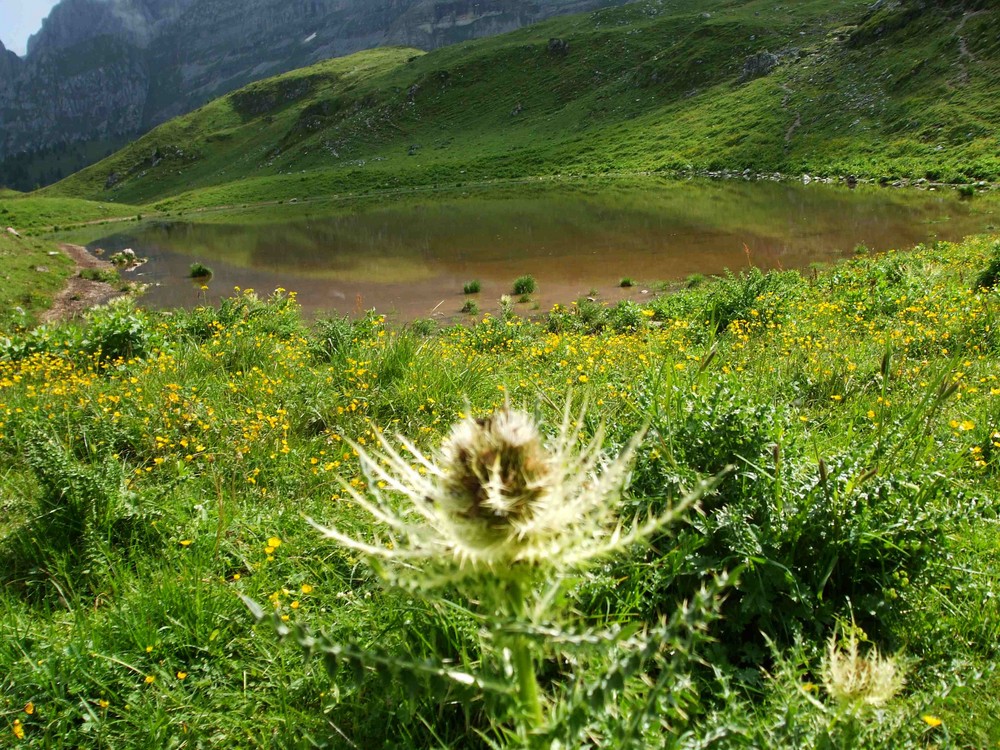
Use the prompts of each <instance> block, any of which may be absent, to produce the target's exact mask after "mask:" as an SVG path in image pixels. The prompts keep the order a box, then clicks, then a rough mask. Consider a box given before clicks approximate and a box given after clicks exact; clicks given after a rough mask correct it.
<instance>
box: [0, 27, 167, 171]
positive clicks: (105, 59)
mask: <svg viewBox="0 0 1000 750" xmlns="http://www.w3.org/2000/svg"><path fill="white" fill-rule="evenodd" d="M73 51H74V52H75V54H74V55H73V56H65V55H59V54H48V53H46V54H43V55H38V56H36V57H35V58H33V59H31V60H29V61H27V62H23V63H22V64H21V65H20V66H18V69H17V70H15V73H14V75H13V76H12V77H11V79H10V80H9V82H8V84H7V86H6V87H0V156H2V155H7V154H15V153H18V152H21V151H30V150H33V149H37V148H39V147H44V146H49V145H52V144H57V143H64V142H70V143H72V142H74V141H80V140H90V139H97V138H106V137H109V136H118V135H126V134H130V133H135V132H137V131H138V130H139V129H140V128H141V127H142V126H143V111H144V107H145V100H146V93H147V90H148V88H149V75H148V71H147V66H146V62H145V55H144V54H143V52H142V50H141V49H139V48H138V47H136V46H134V45H132V44H129V43H128V42H126V41H122V40H120V39H117V38H115V37H111V36H99V37H95V38H92V39H89V40H87V41H84V42H81V43H80V44H77V45H76V46H74V47H73Z"/></svg>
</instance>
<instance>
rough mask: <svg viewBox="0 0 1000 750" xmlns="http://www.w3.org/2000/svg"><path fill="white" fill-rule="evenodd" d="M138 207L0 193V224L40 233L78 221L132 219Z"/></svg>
mask: <svg viewBox="0 0 1000 750" xmlns="http://www.w3.org/2000/svg"><path fill="white" fill-rule="evenodd" d="M141 211H142V209H140V208H138V207H136V206H128V205H122V204H119V203H102V202H97V201H89V200H80V199H77V198H61V197H57V198H51V197H40V196H36V195H33V194H32V195H22V194H16V195H0V224H2V225H3V227H8V226H12V227H14V228H15V229H17V230H18V231H19V232H26V233H29V234H44V233H50V232H53V231H58V230H59V229H65V228H68V227H71V226H74V225H81V224H101V223H104V222H113V221H120V220H123V219H128V220H133V219H135V218H136V217H137V216H139V215H140V213H141Z"/></svg>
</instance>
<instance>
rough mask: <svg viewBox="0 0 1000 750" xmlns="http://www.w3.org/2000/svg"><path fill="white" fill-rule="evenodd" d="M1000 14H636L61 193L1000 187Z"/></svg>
mask: <svg viewBox="0 0 1000 750" xmlns="http://www.w3.org/2000/svg"><path fill="white" fill-rule="evenodd" d="M998 16H1000V11H998V10H996V9H993V8H991V7H989V4H988V3H986V2H978V3H977V2H975V1H973V2H965V3H959V2H952V3H936V4H931V3H892V4H887V5H881V4H880V5H879V6H878V7H875V6H872V5H871V4H870V3H869V2H868V1H867V0H839V1H834V0H807V1H805V2H796V3H794V4H786V5H775V4H774V3H772V2H764V1H763V0H749V1H748V0H742V1H740V2H736V1H734V0H698V1H697V2H695V0H675V1H673V2H637V3H634V4H631V5H628V6H626V7H624V8H616V9H610V10H605V11H600V12H595V13H591V14H583V15H578V16H570V17H563V18H559V19H555V20H552V21H549V22H546V23H543V24H539V25H537V26H534V27H530V28H526V29H523V30H521V31H518V32H515V33H513V34H508V35H504V36H501V37H494V38H490V39H486V40H481V41H477V42H470V43H465V44H461V45H457V46H454V47H449V48H445V49H442V50H439V51H436V52H433V53H430V54H422V53H420V52H418V51H415V50H407V49H381V50H375V51H370V52H365V53H361V54H358V55H354V56H352V57H348V58H342V59H335V60H331V61H327V62H324V63H321V64H319V65H316V66H313V67H311V68H306V69H302V70H299V71H295V72H292V73H289V74H286V75H283V76H279V77H276V78H272V79H269V80H267V81H263V82H259V83H255V84H253V85H251V86H249V87H247V88H245V89H242V90H240V91H238V92H235V93H234V94H231V95H229V96H227V97H225V98H223V99H220V100H217V101H215V102H213V103H211V104H209V105H207V106H205V107H203V108H202V109H200V110H198V111H196V112H193V113H191V114H189V115H185V116H183V117H180V118H178V119H176V120H173V121H171V122H169V123H167V124H165V125H163V126H162V127H160V128H158V129H156V130H154V131H152V132H151V133H149V134H148V135H146V136H145V137H143V138H142V139H140V140H139V141H137V142H136V143H134V144H132V145H131V146H129V147H128V148H126V149H124V150H122V151H120V152H119V153H117V154H115V155H113V156H112V157H110V158H108V159H106V160H104V161H103V162H100V163H99V164H96V165H94V166H93V167H90V168H88V169H86V170H84V171H82V172H80V173H79V174H77V175H74V176H72V177H70V178H68V179H67V180H64V181H63V182H61V183H59V184H57V185H55V186H53V187H51V188H48V189H46V190H45V191H42V194H44V195H61V196H74V197H82V198H88V199H92V200H100V201H120V202H126V203H132V204H149V203H154V204H163V205H162V207H163V208H185V207H195V206H207V205H230V204H242V203H247V202H257V201H264V200H290V199H293V198H297V199H306V198H308V197H311V196H318V195H328V194H333V193H342V192H362V191H373V190H384V189H393V188H399V187H409V186H415V185H435V184H438V185H453V184H455V183H465V182H473V181H484V180H491V179H497V178H516V177H523V176H536V175H554V174H594V173H608V172H617V171H629V172H641V171H653V170H662V171H673V170H682V171H714V170H733V171H743V170H745V169H749V170H751V171H753V172H767V173H769V172H774V171H779V172H782V173H787V174H799V173H810V174H813V175H834V176H836V175H847V174H853V175H857V176H859V177H866V178H872V179H880V180H889V181H892V180H895V179H899V178H904V179H919V178H928V179H931V180H941V181H947V182H968V181H974V180H987V181H996V180H998V179H1000V156H998V153H1000V139H998V137H997V134H996V130H995V128H994V127H993V125H992V124H993V123H996V122H998V121H1000V97H997V96H996V95H995V92H996V88H997V87H996V81H998V80H1000V41H998V39H997V35H996V33H995V29H996V28H997V25H998V24H1000V17H998Z"/></svg>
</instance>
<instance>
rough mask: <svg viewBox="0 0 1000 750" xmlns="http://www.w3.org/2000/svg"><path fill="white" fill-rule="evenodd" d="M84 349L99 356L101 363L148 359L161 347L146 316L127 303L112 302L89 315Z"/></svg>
mask: <svg viewBox="0 0 1000 750" xmlns="http://www.w3.org/2000/svg"><path fill="white" fill-rule="evenodd" d="M89 317H90V325H89V327H88V328H87V331H86V333H85V334H84V340H83V342H82V346H83V349H84V350H85V351H87V352H89V353H91V354H100V359H101V361H102V362H114V361H116V360H128V359H132V358H135V357H140V358H142V357H147V356H149V355H150V354H151V353H152V352H153V350H154V349H155V348H156V347H157V346H158V345H160V344H162V337H161V336H160V335H159V334H157V333H155V331H154V326H153V324H152V322H151V321H150V319H149V316H148V315H147V314H146V313H145V312H143V311H141V310H136V309H134V308H133V307H132V305H131V303H130V302H128V301H127V300H122V301H118V302H112V303H111V304H109V305H107V306H106V307H103V308H98V309H97V310H94V311H93V312H91V313H90V316H89Z"/></svg>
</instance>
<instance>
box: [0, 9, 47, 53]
mask: <svg viewBox="0 0 1000 750" xmlns="http://www.w3.org/2000/svg"><path fill="white" fill-rule="evenodd" d="M58 2H59V0H0V40H2V41H3V44H4V46H5V47H6V48H7V49H9V50H12V51H13V52H16V53H17V54H19V55H21V56H22V57H23V56H24V53H25V50H26V49H27V46H28V37H29V36H31V35H32V34H34V33H35V32H36V31H38V30H39V29H40V28H41V27H42V19H43V18H45V17H46V16H47V15H48V14H49V11H50V10H52V6H53V5H56V4H57V3H58Z"/></svg>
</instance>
